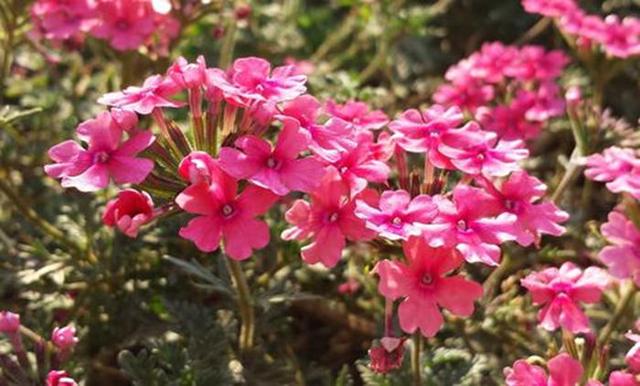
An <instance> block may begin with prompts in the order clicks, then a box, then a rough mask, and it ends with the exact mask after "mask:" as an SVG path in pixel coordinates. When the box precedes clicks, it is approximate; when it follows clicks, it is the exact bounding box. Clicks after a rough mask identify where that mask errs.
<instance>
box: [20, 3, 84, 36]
mask: <svg viewBox="0 0 640 386" xmlns="http://www.w3.org/2000/svg"><path fill="white" fill-rule="evenodd" d="M94 10H95V6H94V5H93V2H92V1H90V0H66V1H59V0H38V1H36V2H35V3H34V4H33V6H31V17H32V20H33V22H34V25H35V27H36V28H37V30H38V32H39V33H41V34H42V36H44V37H45V38H46V39H50V40H68V39H72V38H76V37H80V34H81V33H83V32H87V31H88V30H89V29H90V28H91V26H92V24H93V23H94V20H95V19H94V15H95V11H94Z"/></svg>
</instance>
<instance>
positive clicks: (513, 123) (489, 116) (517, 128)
mask: <svg viewBox="0 0 640 386" xmlns="http://www.w3.org/2000/svg"><path fill="white" fill-rule="evenodd" d="M530 106H531V103H530V102H529V101H528V100H527V101H522V100H520V99H515V100H514V101H513V102H512V103H511V104H510V105H508V106H496V107H495V108H493V109H491V108H489V107H484V106H483V107H479V108H478V110H477V111H476V114H475V118H476V119H477V120H478V122H480V124H481V125H482V127H483V128H484V129H485V130H488V131H492V132H494V133H496V134H498V137H499V138H500V139H504V140H507V141H512V140H517V139H520V140H528V139H533V138H536V137H537V136H538V134H539V133H540V129H541V127H542V125H541V123H540V122H535V121H529V120H527V118H526V113H527V110H528V109H529V107H530Z"/></svg>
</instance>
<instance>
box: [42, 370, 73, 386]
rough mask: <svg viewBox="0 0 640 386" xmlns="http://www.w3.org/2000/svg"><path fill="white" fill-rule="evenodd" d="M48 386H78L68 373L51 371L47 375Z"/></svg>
mask: <svg viewBox="0 0 640 386" xmlns="http://www.w3.org/2000/svg"><path fill="white" fill-rule="evenodd" d="M46 386H78V384H77V383H76V381H74V380H73V379H72V378H71V377H69V374H67V372H66V371H62V370H60V371H58V370H51V371H49V374H48V375H47V384H46Z"/></svg>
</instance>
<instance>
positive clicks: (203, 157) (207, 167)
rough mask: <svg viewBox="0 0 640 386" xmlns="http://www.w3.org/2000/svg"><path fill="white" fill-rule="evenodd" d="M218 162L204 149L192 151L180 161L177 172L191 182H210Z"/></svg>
mask: <svg viewBox="0 0 640 386" xmlns="http://www.w3.org/2000/svg"><path fill="white" fill-rule="evenodd" d="M217 169H218V164H217V163H216V161H215V160H214V159H213V158H211V156H210V155H209V153H206V152H204V151H192V152H191V153H189V154H188V155H187V156H186V157H184V158H183V159H182V161H180V165H179V166H178V174H180V177H182V178H183V179H184V180H185V181H189V183H191V184H200V183H205V184H207V185H209V184H211V181H212V179H213V178H214V177H215V175H213V174H212V173H214V174H215V171H216V170H217Z"/></svg>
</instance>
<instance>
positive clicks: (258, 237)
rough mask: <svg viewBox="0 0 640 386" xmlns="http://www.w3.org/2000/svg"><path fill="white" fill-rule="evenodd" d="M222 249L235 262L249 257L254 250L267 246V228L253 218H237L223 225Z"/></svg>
mask: <svg viewBox="0 0 640 386" xmlns="http://www.w3.org/2000/svg"><path fill="white" fill-rule="evenodd" d="M222 233H223V236H224V249H225V252H226V253H227V255H229V257H231V258H232V259H235V260H244V259H248V258H249V257H251V254H252V253H253V250H254V249H261V248H264V247H266V246H267V244H269V227H268V226H267V224H265V223H264V222H262V221H259V220H256V219H253V218H237V219H235V218H234V219H233V221H229V222H226V223H225V224H224V225H223V228H222Z"/></svg>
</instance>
